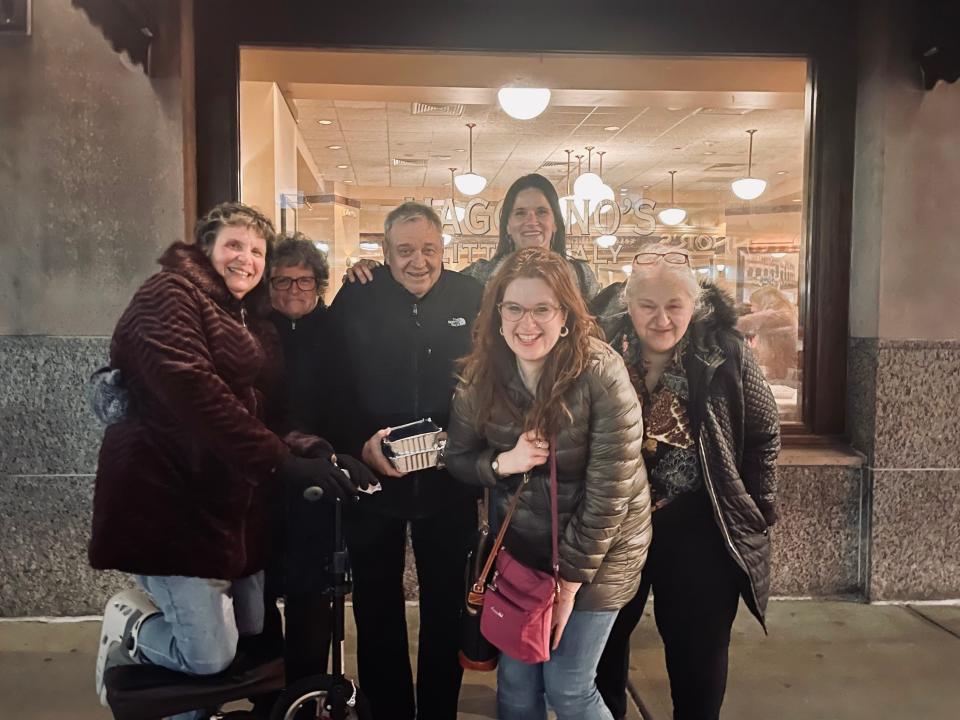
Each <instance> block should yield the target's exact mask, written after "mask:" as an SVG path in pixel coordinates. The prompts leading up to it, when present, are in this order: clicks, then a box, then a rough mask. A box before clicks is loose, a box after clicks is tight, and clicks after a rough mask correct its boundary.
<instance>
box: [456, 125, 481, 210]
mask: <svg viewBox="0 0 960 720" xmlns="http://www.w3.org/2000/svg"><path fill="white" fill-rule="evenodd" d="M476 126H477V124H476V123H467V127H468V128H469V130H470V145H469V147H470V172H468V173H466V174H465V175H457V176H456V177H455V178H454V180H453V181H454V182H455V183H456V185H457V190H459V191H460V192H462V193H463V194H464V195H476V194H477V193H479V192H483V189H484V188H485V187H486V186H487V179H486V178H485V177H484V176H483V175H478V174H477V173H475V172H474V171H473V129H474V128H475V127H476Z"/></svg>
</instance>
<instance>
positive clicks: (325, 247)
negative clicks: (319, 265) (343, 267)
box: [298, 241, 330, 287]
mask: <svg viewBox="0 0 960 720" xmlns="http://www.w3.org/2000/svg"><path fill="white" fill-rule="evenodd" d="M313 246H314V247H315V248H316V249H317V250H319V251H320V252H322V253H326V252H330V246H329V245H328V244H327V243H325V242H320V241H318V242H315V243H314V244H313ZM298 287H299V286H298Z"/></svg>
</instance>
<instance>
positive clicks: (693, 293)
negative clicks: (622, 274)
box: [623, 243, 703, 307]
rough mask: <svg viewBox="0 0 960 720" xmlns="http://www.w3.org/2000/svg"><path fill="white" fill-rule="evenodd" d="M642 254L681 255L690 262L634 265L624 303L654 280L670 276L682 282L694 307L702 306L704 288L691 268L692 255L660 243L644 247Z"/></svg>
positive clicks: (624, 289)
mask: <svg viewBox="0 0 960 720" xmlns="http://www.w3.org/2000/svg"><path fill="white" fill-rule="evenodd" d="M641 252H645V253H655V254H657V255H666V254H667V253H680V254H681V255H686V256H687V259H688V262H687V263H686V264H683V265H675V264H673V263H668V262H667V261H666V260H659V261H658V262H655V263H650V264H645V265H633V266H632V267H633V272H632V273H630V277H628V278H627V282H626V284H625V285H624V287H623V301H624V302H627V301H628V300H629V299H630V298H631V297H633V296H634V295H635V294H636V293H637V292H638V291H639V290H640V288H642V287H643V285H644V284H645V283H647V282H649V281H650V280H651V279H652V278H654V277H658V276H661V275H670V276H672V277H674V278H676V279H677V280H678V281H680V283H681V286H682V287H683V289H684V290H686V292H687V294H688V295H689V296H690V299H691V300H692V301H693V304H694V307H696V306H698V305H699V304H700V296H701V294H702V293H703V288H702V287H700V283H699V282H698V281H697V276H696V275H695V274H694V272H693V268H692V267H690V263H689V257H690V254H689V253H688V252H687V251H686V250H685V249H684V248H679V247H676V246H675V245H665V244H662V243H658V244H656V245H648V246H646V247H644V248H643V249H642V250H641Z"/></svg>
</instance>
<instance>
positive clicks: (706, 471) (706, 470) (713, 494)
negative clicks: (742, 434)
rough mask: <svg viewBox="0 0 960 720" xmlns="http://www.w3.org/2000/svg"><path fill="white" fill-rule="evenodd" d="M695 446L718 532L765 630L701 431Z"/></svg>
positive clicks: (755, 590)
mask: <svg viewBox="0 0 960 720" xmlns="http://www.w3.org/2000/svg"><path fill="white" fill-rule="evenodd" d="M697 448H698V450H699V451H700V465H701V466H702V467H703V479H704V481H705V482H704V484H705V485H706V486H707V494H708V495H709V496H710V504H711V506H712V507H713V512H714V514H715V515H716V517H717V521H718V522H719V524H720V532H721V534H722V535H723V539H724V540H725V541H726V543H727V547H729V548H730V551H731V552H732V553H733V558H734V560H736V561H737V564H738V565H739V566H740V568H741V569H742V570H743V572H744V573H745V574H746V576H747V582H748V583H749V584H750V597H751V598H753V607H754V608H756V610H757V612H758V613H760V615H761V618H760V624H761V625H763V629H764V631H766V629H767V625H766V623H765V622H764V621H763V618H762V615H763V613H762V612H761V610H760V603H759V602H757V589H756V588H755V587H754V586H753V577H751V575H750V570H749V568H747V563H746V561H745V560H744V559H743V556H742V555H741V554H740V551H739V550H737V548H736V546H735V545H734V544H733V538H732V537H731V536H730V530H729V529H728V528H727V522H726V520H724V519H723V512H722V511H721V510H720V502H719V500H717V491H716V488H714V486H713V478H711V477H710V466H709V465H707V453H706V451H705V450H704V448H703V434H702V432H701V434H700V435H699V436H698V437H697Z"/></svg>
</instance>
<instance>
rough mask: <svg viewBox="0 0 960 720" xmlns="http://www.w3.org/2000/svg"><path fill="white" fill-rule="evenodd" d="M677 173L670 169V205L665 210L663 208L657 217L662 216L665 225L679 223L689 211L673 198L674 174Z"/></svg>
mask: <svg viewBox="0 0 960 720" xmlns="http://www.w3.org/2000/svg"><path fill="white" fill-rule="evenodd" d="M676 174H677V171H676V170H671V171H670V207H668V208H667V209H665V210H661V211H660V212H659V213H658V214H657V217H658V218H660V222H662V223H663V224H664V225H679V224H680V223H682V222H683V220H684V218H686V217H687V211H686V210H684V209H683V208H679V207H677V204H676V203H675V202H674V200H673V176H674V175H676Z"/></svg>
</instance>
